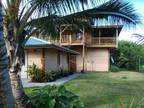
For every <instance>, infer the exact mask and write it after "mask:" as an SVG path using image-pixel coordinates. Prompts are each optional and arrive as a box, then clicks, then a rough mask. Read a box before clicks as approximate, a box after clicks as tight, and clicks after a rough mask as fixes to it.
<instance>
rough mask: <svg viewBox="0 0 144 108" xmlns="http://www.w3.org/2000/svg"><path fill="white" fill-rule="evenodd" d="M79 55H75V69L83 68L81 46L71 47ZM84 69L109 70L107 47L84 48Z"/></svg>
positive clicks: (80, 69)
mask: <svg viewBox="0 0 144 108" xmlns="http://www.w3.org/2000/svg"><path fill="white" fill-rule="evenodd" d="M72 49H73V50H76V51H78V52H79V53H80V55H77V56H76V61H77V71H79V72H80V71H82V70H83V59H82V56H83V53H82V47H78V46H77V47H73V48H72ZM85 70H87V71H98V72H105V71H109V49H97V48H86V49H85Z"/></svg>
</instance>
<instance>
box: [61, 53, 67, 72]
mask: <svg viewBox="0 0 144 108" xmlns="http://www.w3.org/2000/svg"><path fill="white" fill-rule="evenodd" d="M67 56H68V55H67V53H64V52H61V53H60V66H61V67H62V69H64V70H68V60H67V59H68V58H67Z"/></svg>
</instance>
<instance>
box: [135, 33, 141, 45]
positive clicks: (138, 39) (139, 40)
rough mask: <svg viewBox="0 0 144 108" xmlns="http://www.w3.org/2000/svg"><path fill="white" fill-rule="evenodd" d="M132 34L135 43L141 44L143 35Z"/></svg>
mask: <svg viewBox="0 0 144 108" xmlns="http://www.w3.org/2000/svg"><path fill="white" fill-rule="evenodd" d="M133 36H134V37H135V38H136V41H135V42H136V43H137V44H143V43H144V35H141V34H137V33H134V34H133Z"/></svg>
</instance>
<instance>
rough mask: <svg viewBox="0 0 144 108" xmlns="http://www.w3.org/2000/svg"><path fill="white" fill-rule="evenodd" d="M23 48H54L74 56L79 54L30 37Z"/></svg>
mask: <svg viewBox="0 0 144 108" xmlns="http://www.w3.org/2000/svg"><path fill="white" fill-rule="evenodd" d="M25 48H54V49H57V50H59V51H63V52H68V53H72V54H76V55H77V54H79V53H78V52H76V51H74V50H71V49H69V48H66V47H62V46H58V45H55V44H52V43H51V42H48V41H45V40H42V39H38V38H35V37H30V38H29V39H28V41H27V42H26V44H25Z"/></svg>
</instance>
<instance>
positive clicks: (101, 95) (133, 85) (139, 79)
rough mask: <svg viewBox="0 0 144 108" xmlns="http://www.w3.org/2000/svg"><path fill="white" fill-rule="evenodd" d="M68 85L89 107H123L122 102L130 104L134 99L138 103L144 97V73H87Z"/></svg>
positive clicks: (143, 107)
mask: <svg viewBox="0 0 144 108" xmlns="http://www.w3.org/2000/svg"><path fill="white" fill-rule="evenodd" d="M66 87H67V89H69V90H71V91H73V92H74V93H76V94H78V95H79V96H80V97H81V99H82V101H83V102H84V103H85V105H86V107H87V108H122V107H121V106H122V104H121V103H124V104H125V105H126V104H127V105H130V103H131V102H132V100H133V99H134V104H136V103H138V102H139V101H140V100H141V99H142V98H143V97H144V74H142V73H137V72H119V73H86V74H83V75H81V76H80V77H79V78H77V79H75V80H73V81H70V82H69V83H67V84H66ZM127 108H128V107H127ZM140 108H144V106H142V107H140Z"/></svg>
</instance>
